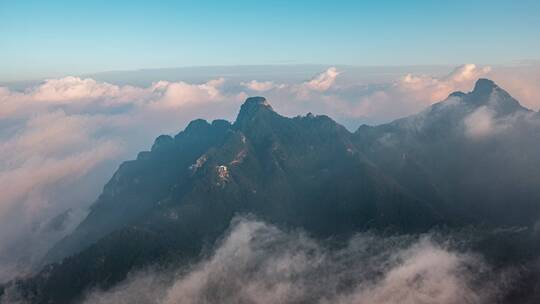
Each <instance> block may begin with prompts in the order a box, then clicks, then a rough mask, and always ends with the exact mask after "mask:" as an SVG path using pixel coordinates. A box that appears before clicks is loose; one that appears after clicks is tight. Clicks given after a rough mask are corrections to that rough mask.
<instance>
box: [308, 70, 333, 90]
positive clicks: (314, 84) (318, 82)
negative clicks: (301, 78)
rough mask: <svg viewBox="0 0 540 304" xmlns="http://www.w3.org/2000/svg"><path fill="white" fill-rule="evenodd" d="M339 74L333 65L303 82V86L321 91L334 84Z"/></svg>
mask: <svg viewBox="0 0 540 304" xmlns="http://www.w3.org/2000/svg"><path fill="white" fill-rule="evenodd" d="M339 74H340V72H338V70H337V69H336V68H335V67H330V68H328V69H327V70H326V71H324V72H322V73H320V74H319V75H317V76H316V77H314V78H313V79H311V80H309V81H306V82H304V83H303V86H304V87H305V88H307V89H310V90H314V91H319V92H323V91H326V90H328V89H330V87H332V85H334V83H335V82H336V78H337V76H338V75H339Z"/></svg>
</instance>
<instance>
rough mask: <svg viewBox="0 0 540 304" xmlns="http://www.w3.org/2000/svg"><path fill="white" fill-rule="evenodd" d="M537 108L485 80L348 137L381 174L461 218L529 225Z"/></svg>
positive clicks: (537, 161)
mask: <svg viewBox="0 0 540 304" xmlns="http://www.w3.org/2000/svg"><path fill="white" fill-rule="evenodd" d="M537 115H538V113H535V112H533V111H530V110H528V109H526V108H524V107H522V106H521V105H520V104H519V102H518V101H516V100H515V99H514V98H512V97H511V96H510V95H509V94H508V93H507V92H506V91H504V90H503V89H501V88H500V87H498V86H497V85H496V84H495V83H493V82H492V81H491V80H487V79H479V80H478V81H477V83H476V85H475V87H474V90H473V91H472V92H469V93H466V94H465V93H462V92H455V93H452V94H450V96H449V97H448V98H447V99H446V100H444V101H442V102H440V103H437V104H434V105H433V106H431V107H429V108H428V109H426V110H424V111H423V112H421V113H419V114H416V115H413V116H410V117H406V118H403V119H399V120H396V121H394V122H391V123H389V124H385V125H380V126H375V127H370V126H361V127H360V128H359V129H358V130H357V131H356V132H355V134H354V135H353V137H354V141H355V142H356V143H357V144H358V146H359V147H361V148H362V149H361V151H362V153H364V154H365V155H366V156H367V157H368V158H369V159H370V160H371V161H373V162H374V163H375V164H376V165H377V167H378V168H379V169H381V170H382V171H383V172H384V173H385V174H388V175H390V176H392V177H394V178H395V179H396V180H397V181H398V182H399V183H400V184H401V185H402V186H404V187H405V188H407V189H410V190H411V191H412V192H413V193H415V194H416V195H417V196H418V197H419V198H422V199H424V200H427V201H430V202H431V203H432V204H437V205H439V206H441V208H442V209H443V210H444V211H443V213H444V214H445V218H446V219H449V218H454V219H455V220H456V221H460V222H463V223H479V222H483V223H486V224H491V225H518V226H522V225H524V226H526V225H534V223H535V222H536V221H537V220H538V219H539V216H538V215H539V213H538V210H539V205H538V204H537V203H536V202H538V201H540V191H538V186H539V182H540V170H534V169H532V168H540V154H539V153H538V152H539V147H540V146H539V144H540V141H539V136H538V134H539V133H538V131H539V130H540V129H539V127H540V125H539V122H540V121H539V120H538V116H537Z"/></svg>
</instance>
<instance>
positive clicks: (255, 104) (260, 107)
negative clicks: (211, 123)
mask: <svg viewBox="0 0 540 304" xmlns="http://www.w3.org/2000/svg"><path fill="white" fill-rule="evenodd" d="M261 112H272V113H274V109H272V106H271V105H270V103H268V101H267V100H266V98H264V97H262V96H254V97H249V98H247V99H246V101H245V102H244V104H242V106H241V107H240V113H238V117H237V118H236V124H242V123H243V122H244V121H247V120H249V119H251V118H253V117H254V116H255V115H257V114H258V113H261Z"/></svg>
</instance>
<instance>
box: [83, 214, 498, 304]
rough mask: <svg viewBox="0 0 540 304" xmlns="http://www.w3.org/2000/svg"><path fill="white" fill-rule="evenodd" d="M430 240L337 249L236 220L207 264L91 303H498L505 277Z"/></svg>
mask: <svg viewBox="0 0 540 304" xmlns="http://www.w3.org/2000/svg"><path fill="white" fill-rule="evenodd" d="M450 248H451V246H449V244H448V242H446V243H444V242H441V241H435V240H433V239H432V238H430V236H429V235H424V236H393V237H379V236H376V235H373V234H368V233H365V234H359V235H356V236H355V237H353V238H351V239H350V241H349V242H348V244H347V245H346V246H344V247H341V248H333V249H332V248H330V247H328V246H326V245H324V244H322V243H321V242H318V241H316V240H314V239H311V238H309V237H308V236H306V235H304V234H303V233H302V232H284V231H282V230H280V229H278V228H276V227H274V226H272V225H268V224H266V223H264V222H261V221H257V220H252V219H246V218H237V219H236V220H235V221H233V224H232V228H231V229H230V231H229V232H228V234H227V235H226V236H225V238H224V239H223V240H222V241H221V243H220V244H218V246H217V247H216V249H215V250H214V251H213V252H212V254H211V255H209V256H208V257H207V258H206V259H203V261H201V262H200V263H198V264H196V265H193V266H191V267H189V268H185V269H179V270H176V271H169V272H163V271H155V270H147V271H139V272H136V273H133V274H132V275H131V276H130V277H129V278H128V279H127V280H126V281H125V282H124V283H121V284H120V285H118V286H117V287H115V288H113V289H112V290H109V291H106V292H104V291H99V290H94V291H92V292H89V293H88V294H87V296H86V299H85V300H84V303H86V304H107V303H163V304H172V303H186V304H189V303H209V304H211V303H253V304H266V303H320V304H326V303H341V304H352V303H355V304H362V303H366V304H368V303H386V304H393V303H404V304H409V303H410V304H417V303H439V304H458V303H494V302H496V301H497V300H498V299H499V297H500V296H501V295H502V293H503V292H504V277H505V276H502V275H500V274H499V275H496V274H495V273H494V272H493V270H492V269H491V268H490V267H489V266H488V265H487V264H486V263H485V262H484V261H483V259H482V258H481V257H479V256H477V255H473V254H470V253H467V252H460V251H457V250H455V249H450Z"/></svg>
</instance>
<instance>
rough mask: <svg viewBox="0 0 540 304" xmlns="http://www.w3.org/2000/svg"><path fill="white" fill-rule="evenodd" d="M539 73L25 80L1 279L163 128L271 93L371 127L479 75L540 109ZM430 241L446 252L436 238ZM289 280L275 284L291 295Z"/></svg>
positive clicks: (7, 113)
mask: <svg viewBox="0 0 540 304" xmlns="http://www.w3.org/2000/svg"><path fill="white" fill-rule="evenodd" d="M539 71H540V68H538V65H537V64H528V65H517V66H510V67H488V66H478V65H474V64H466V65H463V66H459V67H456V68H455V69H453V70H449V71H448V72H447V73H445V74H443V75H428V74H417V73H402V74H400V76H396V77H393V78H392V80H388V77H383V78H381V79H379V80H373V79H372V80H369V81H367V80H366V79H357V78H356V76H355V75H354V73H352V72H350V71H348V70H347V68H346V67H344V68H336V67H328V68H325V69H323V70H321V71H320V72H319V73H317V74H315V75H312V77H306V78H305V80H288V81H285V80H283V78H279V79H278V78H276V79H275V80H273V79H262V80H261V79H258V78H257V77H256V75H246V76H245V77H244V78H243V79H238V78H237V77H236V78H234V79H229V78H228V77H227V75H224V76H223V77H212V78H211V79H208V80H205V81H202V82H194V83H192V82H187V81H163V80H159V79H156V80H155V81H153V82H152V83H151V84H149V85H135V84H126V83H123V84H119V83H112V82H104V81H100V80H95V79H93V78H85V77H72V76H69V77H64V78H56V79H46V80H43V81H41V82H39V83H36V84H32V85H28V86H26V87H24V88H14V87H10V86H3V87H0V184H1V185H2V186H3V188H2V191H1V192H0V282H5V281H7V280H10V279H12V278H13V277H14V276H17V275H22V274H25V273H28V272H30V271H32V266H33V265H35V264H37V263H38V262H39V260H40V259H41V257H42V256H43V255H44V254H45V252H46V251H47V250H48V249H49V248H50V247H51V246H52V244H54V243H55V242H57V241H58V240H59V239H60V238H62V237H63V236H65V235H66V234H67V233H69V232H70V231H71V230H72V229H73V228H74V227H75V226H76V225H77V224H78V223H79V222H80V221H81V220H82V219H83V218H84V216H85V215H86V212H87V210H88V207H89V206H90V205H91V203H92V202H93V201H94V200H95V199H96V197H97V196H98V194H99V193H100V191H101V188H102V186H103V185H104V184H105V182H106V181H107V180H108V179H109V178H110V176H112V174H113V172H114V171H115V170H116V168H117V166H118V165H119V163H120V162H121V161H123V160H127V159H133V158H134V157H135V155H136V153H137V152H138V151H141V150H146V149H148V148H149V147H150V146H151V143H152V141H153V139H154V138H155V137H157V136H158V135H159V134H175V133H177V132H178V131H180V130H181V129H183V128H184V127H185V126H186V125H187V123H188V122H189V121H190V120H192V119H195V118H205V119H215V118H225V119H228V120H231V121H232V120H234V118H235V116H236V114H237V112H238V109H239V107H240V105H241V104H242V102H243V101H244V100H245V98H246V97H248V96H254V95H263V96H265V97H267V99H268V100H269V102H270V103H271V104H272V106H273V108H274V109H275V110H276V111H278V112H279V113H281V114H283V115H287V116H294V115H305V114H306V113H307V112H313V113H315V114H327V115H329V116H331V117H333V118H334V119H336V120H337V121H338V122H341V123H343V124H345V125H346V126H347V127H348V128H349V129H351V130H354V129H355V128H356V127H357V126H358V125H360V124H361V123H381V122H387V121H390V120H392V119H395V118H399V117H402V116H404V115H408V114H412V113H416V112H418V111H420V110H421V109H423V108H425V107H426V106H429V105H431V104H433V103H435V102H437V101H440V100H442V99H444V98H446V96H448V94H449V93H451V92H453V91H456V90H463V91H470V90H471V89H472V87H473V85H474V82H475V81H476V79H478V78H479V77H488V78H491V79H494V80H495V81H496V82H497V83H498V84H499V85H500V86H501V87H503V88H505V89H507V90H508V91H509V92H510V93H511V94H512V95H514V96H515V97H516V98H517V99H518V100H520V101H521V102H522V104H523V105H524V106H527V107H529V108H532V109H534V110H538V108H539V107H540V101H539V99H538V98H537V96H539V93H540V87H538V85H537V84H538V82H539V80H540V72H539ZM375 78H376V76H375ZM486 117H487V118H489V113H487V112H486V113H477V114H476V116H474V117H473V118H474V120H471V121H473V122H476V121H480V122H482V123H480V124H478V126H477V125H476V124H475V125H472V126H473V128H471V130H472V133H471V134H472V135H476V134H483V132H485V129H486V128H488V127H490V126H491V121H490V120H489V119H487V118H486ZM253 225H255V224H253ZM419 246H420V245H419ZM421 246H428V247H429V246H432V247H433V249H434V250H436V249H437V247H436V246H435V245H433V244H431V245H430V244H429V242H427V243H425V242H424V243H423V245H421ZM414 248H417V249H414ZM418 248H420V247H411V248H410V250H408V251H407V250H406V251H404V254H405V252H408V253H409V254H411V255H412V256H411V258H413V256H414V252H415V250H416V251H418V252H417V253H418V254H421V250H420V249H418ZM411 250H412V251H411ZM435 252H437V251H435ZM442 252H446V251H444V250H443V251H442ZM440 254H441V255H443V253H440ZM447 254H448V257H449V258H450V259H452V258H453V257H454V253H447ZM323 256H325V254H322V256H321V257H318V258H322V257H323ZM455 258H456V259H457V260H458V261H462V260H463V259H464V257H463V256H461V255H457V256H455ZM465 260H466V259H465ZM453 261H455V260H453ZM312 262H314V261H310V262H309V263H310V264H311V263H312ZM457 263H458V264H459V263H461V262H457ZM208 267H209V266H208ZM200 271H203V270H199V272H197V273H199V276H203V274H202V273H201V272H200ZM298 271H300V270H298ZM389 274H390V273H389ZM291 276H293V277H294V276H295V274H294V272H293V273H292V274H291ZM195 279H196V278H193V280H195ZM238 280H241V277H239V278H238ZM188 283H189V282H187V281H186V282H185V283H182V284H188ZM293 283H294V282H293ZM293 283H291V284H293ZM179 284H180V283H179ZM182 284H180V285H179V286H178V287H175V288H176V289H178V288H182ZM216 284H217V283H216ZM261 284H262V283H261ZM294 284H296V283H294ZM248 286H249V284H248ZM294 286H296V285H294ZM359 286H360V285H359ZM289 287H290V286H289ZM289 287H287V286H285V285H284V286H281V285H279V284H278V285H276V286H274V287H272V288H276V290H275V292H276V293H278V294H279V292H281V291H282V289H281V288H289ZM252 288H254V289H256V288H257V287H256V286H253V287H252ZM290 288H292V287H290ZM305 288H312V289H315V287H314V286H311V287H305ZM359 288H360V287H359ZM381 288H382V287H381ZM387 288H390V287H387ZM173 289H174V288H173ZM173 289H171V290H173ZM294 289H296V287H295V288H294ZM246 292H247V291H246ZM283 292H288V291H283ZM355 292H356V293H358V292H363V291H361V290H360V289H359V290H357V291H355ZM171 293H172V291H171ZM353 294H354V293H352V292H351V293H350V295H349V297H353ZM371 296H372V297H377V296H378V295H377V294H373V295H371ZM171 297H172V295H171ZM261 297H263V295H261ZM321 299H322V298H321ZM339 301H345V302H346V301H348V300H347V298H346V297H345V298H340V300H339ZM449 303H450V302H449Z"/></svg>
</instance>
